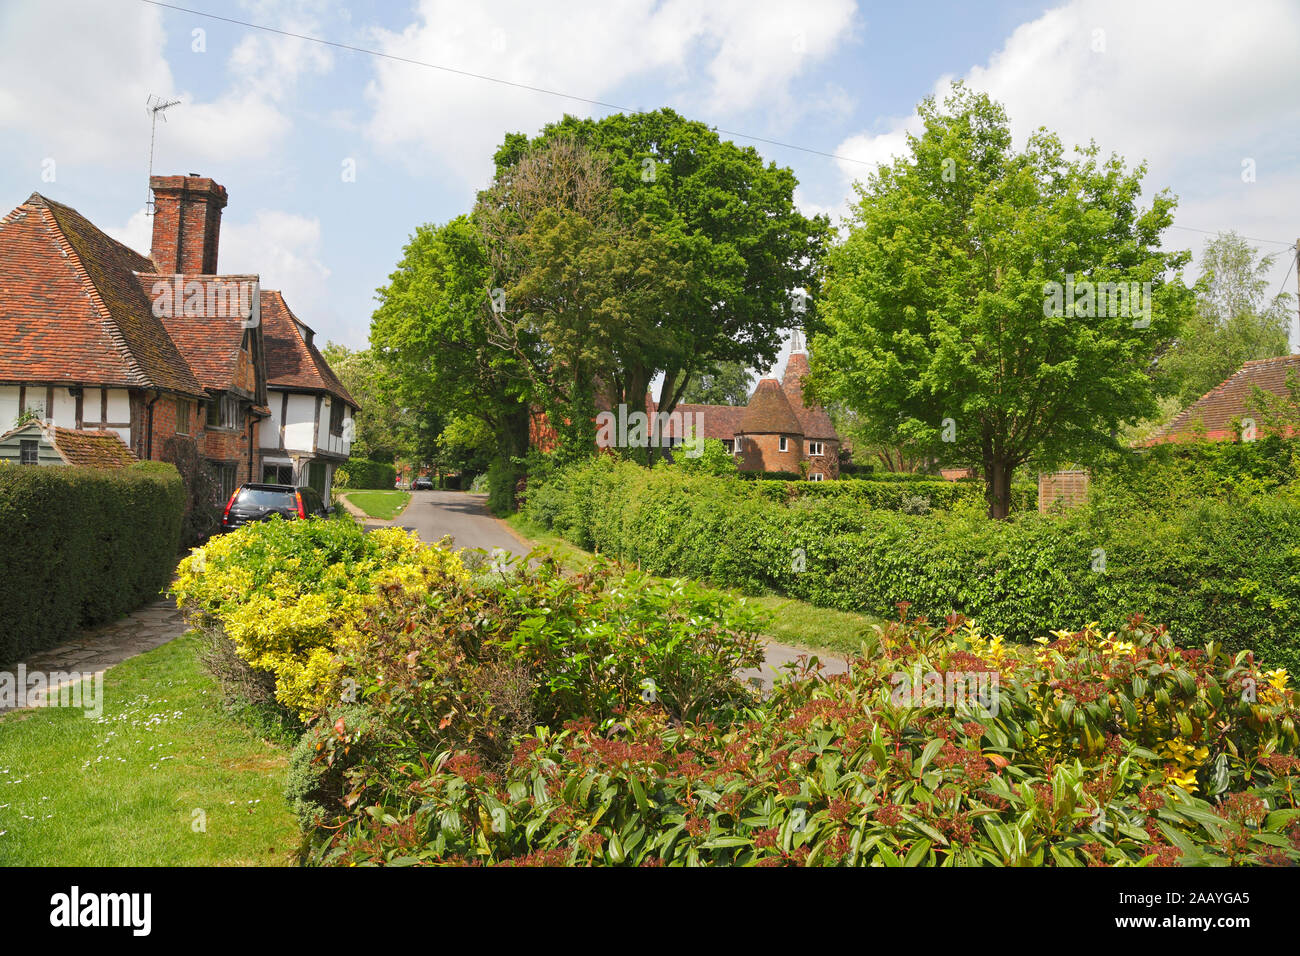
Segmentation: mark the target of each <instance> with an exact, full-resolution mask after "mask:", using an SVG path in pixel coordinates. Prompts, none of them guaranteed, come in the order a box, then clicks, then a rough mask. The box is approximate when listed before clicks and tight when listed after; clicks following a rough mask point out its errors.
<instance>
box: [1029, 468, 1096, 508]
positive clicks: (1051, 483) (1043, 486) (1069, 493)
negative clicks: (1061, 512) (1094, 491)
mask: <svg viewBox="0 0 1300 956" xmlns="http://www.w3.org/2000/svg"><path fill="white" fill-rule="evenodd" d="M1087 499H1088V473H1087V472H1086V471H1053V472H1048V473H1040V474H1039V476H1038V511H1039V513H1040V514H1046V513H1047V512H1048V511H1051V510H1052V507H1053V506H1054V505H1055V504H1056V503H1057V502H1060V503H1061V505H1062V507H1065V508H1073V507H1074V506H1075V505H1080V504H1083V503H1084V502H1085V501H1086V500H1087Z"/></svg>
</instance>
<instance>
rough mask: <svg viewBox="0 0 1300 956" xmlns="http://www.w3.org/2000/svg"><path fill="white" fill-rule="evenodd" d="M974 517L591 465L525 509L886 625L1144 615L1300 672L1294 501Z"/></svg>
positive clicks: (599, 538) (627, 548)
mask: <svg viewBox="0 0 1300 956" xmlns="http://www.w3.org/2000/svg"><path fill="white" fill-rule="evenodd" d="M981 510H982V505H978V504H975V503H969V504H965V505H962V504H958V505H957V506H955V507H954V509H953V510H952V511H935V512H932V513H929V514H925V515H911V514H902V513H900V512H898V511H894V510H888V509H886V508H882V507H879V506H873V505H872V504H871V503H869V502H867V501H866V500H865V499H864V498H861V497H856V496H854V495H852V494H849V493H842V494H831V495H826V496H822V497H818V498H813V497H808V496H803V497H793V498H788V497H781V496H768V495H765V494H763V493H761V488H756V487H755V486H754V485H753V484H751V483H749V482H744V483H741V482H736V481H727V480H725V479H717V478H709V477H693V476H687V475H683V474H681V473H680V471H679V470H675V469H671V468H663V469H655V470H646V469H644V468H640V467H637V466H635V465H631V464H628V463H614V462H611V461H599V460H598V461H596V462H593V463H591V464H584V465H581V466H578V467H575V468H570V469H568V470H566V471H564V472H561V473H559V474H557V475H556V476H554V477H553V478H552V480H551V481H549V482H547V483H546V484H544V485H542V486H540V487H533V488H530V489H529V496H528V500H527V505H526V512H527V513H528V515H529V516H530V517H531V518H532V519H533V520H535V521H538V522H539V523H541V524H543V525H545V526H547V527H550V528H553V529H554V530H555V531H556V532H557V533H559V534H561V535H563V536H564V537H566V538H568V539H569V540H571V541H573V542H574V543H576V544H578V545H580V546H582V547H585V548H590V549H595V550H598V551H601V552H606V553H609V554H611V555H612V556H615V557H619V558H621V559H623V560H625V561H633V562H637V563H639V564H640V565H641V567H642V568H643V569H645V570H647V571H650V572H652V573H655V574H661V575H684V576H690V577H698V578H705V579H708V580H711V581H712V582H714V583H716V584H718V585H722V586H729V587H736V588H741V589H743V590H746V591H749V592H751V593H764V592H776V593H780V594H787V595H790V596H792V597H797V598H801V599H803V600H806V601H809V602H811V603H813V604H817V605H820V606H824V607H834V608H839V609H842V610H857V611H865V612H868V613H871V614H876V615H881V616H892V615H893V614H894V612H895V606H896V604H897V603H898V602H900V601H908V602H910V603H911V604H912V608H911V613H912V614H925V615H928V616H930V617H931V618H936V619H937V618H942V617H944V616H946V615H948V614H949V613H952V612H959V613H962V614H965V615H966V616H968V617H971V618H975V619H976V620H977V621H979V623H980V625H981V626H982V627H983V628H984V629H985V630H986V632H991V633H998V634H1003V635H1005V636H1006V637H1007V638H1008V639H1013V640H1021V641H1025V640H1031V639H1033V638H1035V637H1039V636H1043V635H1044V634H1046V633H1047V632H1048V630H1049V629H1050V628H1060V627H1076V628H1077V627H1081V626H1083V625H1084V624H1087V623H1089V622H1091V621H1098V622H1100V623H1101V625H1102V626H1103V627H1105V628H1108V629H1110V628H1118V627H1119V626H1120V625H1121V624H1123V622H1124V621H1126V620H1127V619H1128V618H1129V617H1130V616H1131V615H1132V614H1135V613H1141V614H1144V615H1146V617H1147V619H1149V620H1152V621H1158V622H1161V623H1164V624H1167V625H1168V626H1169V627H1170V628H1171V629H1172V630H1173V632H1174V637H1175V639H1176V640H1180V641H1182V642H1183V643H1186V644H1201V643H1204V642H1206V641H1209V640H1217V641H1220V642H1221V643H1223V644H1224V646H1226V647H1227V648H1229V649H1231V650H1240V649H1246V648H1249V649H1252V650H1254V651H1256V652H1257V654H1258V655H1259V658H1260V659H1261V660H1262V661H1264V662H1265V663H1268V664H1270V665H1272V666H1282V667H1286V668H1288V669H1289V670H1291V671H1292V672H1293V673H1295V672H1297V670H1300V499H1297V498H1296V497H1292V496H1289V495H1282V494H1279V495H1275V496H1266V495H1264V496H1256V497H1254V498H1252V499H1250V500H1249V501H1245V502H1205V503H1202V504H1199V505H1194V506H1190V507H1187V508H1185V509H1182V510H1180V511H1178V512H1177V513H1174V514H1150V513H1140V512H1132V511H1130V512H1124V511H1119V510H1116V509H1110V510H1106V509H1095V508H1081V509H1077V510H1075V511H1072V512H1069V513H1066V514H1064V515H1056V516H1043V515H1039V514H1037V513H1036V512H1026V513H1023V514H1020V515H1019V516H1017V517H1015V518H1014V519H1013V520H1010V521H989V520H988V519H987V518H985V517H984V516H983V515H982V513H981Z"/></svg>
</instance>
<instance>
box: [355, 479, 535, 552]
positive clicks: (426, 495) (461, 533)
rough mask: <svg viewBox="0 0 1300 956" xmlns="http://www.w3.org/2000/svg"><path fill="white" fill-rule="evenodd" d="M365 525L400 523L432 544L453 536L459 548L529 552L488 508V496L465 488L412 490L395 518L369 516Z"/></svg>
mask: <svg viewBox="0 0 1300 956" xmlns="http://www.w3.org/2000/svg"><path fill="white" fill-rule="evenodd" d="M364 524H365V526H366V527H367V528H372V527H383V526H385V525H397V526H399V527H402V528H405V529H406V530H407V531H414V532H416V533H417V534H419V536H420V540H421V541H425V542H428V543H429V544H433V543H434V542H436V541H438V540H439V539H440V538H442V537H443V536H444V535H451V537H452V540H453V542H454V543H455V546H456V547H457V548H482V549H483V550H484V551H487V552H489V553H491V551H492V549H493V548H503V549H505V550H506V551H509V552H510V553H511V554H514V555H518V556H519V557H521V558H522V557H523V556H524V555H526V554H527V553H528V548H527V546H525V545H524V544H522V543H521V542H520V541H519V539H518V538H516V537H515V536H514V535H513V534H511V533H510V532H509V531H508V530H507V529H506V527H505V525H504V524H503V523H502V522H500V521H498V520H497V519H496V518H494V517H493V516H492V513H491V512H490V511H488V509H487V495H472V494H470V493H468V492H465V491H413V492H411V503H410V504H408V505H407V506H406V510H405V511H403V512H402V513H401V514H400V515H398V516H397V517H396V518H394V519H393V520H392V521H380V520H379V519H378V518H366V519H365V520H364Z"/></svg>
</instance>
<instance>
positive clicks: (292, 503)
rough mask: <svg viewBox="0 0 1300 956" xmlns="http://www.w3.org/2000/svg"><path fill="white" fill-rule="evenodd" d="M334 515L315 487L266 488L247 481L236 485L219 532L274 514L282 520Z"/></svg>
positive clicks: (272, 486)
mask: <svg viewBox="0 0 1300 956" xmlns="http://www.w3.org/2000/svg"><path fill="white" fill-rule="evenodd" d="M333 513H334V507H333V506H332V505H327V504H326V503H325V499H324V498H323V497H321V493H320V492H319V491H317V490H316V489H315V488H305V487H301V488H300V487H295V486H293V485H268V484H263V483H261V482H250V483H248V484H244V485H240V486H239V487H238V488H237V489H235V493H234V494H233V495H231V496H230V500H229V501H228V502H226V510H225V511H224V512H223V513H222V515H221V530H222V531H233V530H235V529H236V528H238V527H240V526H241V525H245V524H248V523H249V522H250V521H266V520H267V519H269V518H271V517H273V516H274V515H279V516H280V517H282V518H318V517H319V518H323V517H326V516H328V515H332V514H333Z"/></svg>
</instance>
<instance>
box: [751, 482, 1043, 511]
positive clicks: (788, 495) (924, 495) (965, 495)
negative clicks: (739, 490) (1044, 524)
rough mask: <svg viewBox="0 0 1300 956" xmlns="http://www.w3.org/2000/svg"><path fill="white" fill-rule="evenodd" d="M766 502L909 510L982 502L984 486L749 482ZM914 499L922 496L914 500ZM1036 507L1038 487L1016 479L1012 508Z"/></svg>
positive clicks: (958, 484) (924, 483) (902, 483)
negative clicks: (833, 502)
mask: <svg viewBox="0 0 1300 956" xmlns="http://www.w3.org/2000/svg"><path fill="white" fill-rule="evenodd" d="M753 484H754V486H755V487H756V488H757V489H758V493H759V494H760V495H761V496H762V497H764V498H766V499H767V500H768V501H790V500H793V499H796V498H844V499H849V500H852V501H855V502H857V503H859V504H861V505H863V506H865V507H869V508H884V509H887V510H889V511H907V512H912V513H917V512H924V511H929V510H931V509H936V508H952V507H953V506H955V505H957V504H959V503H961V502H972V503H976V504H980V505H983V503H984V485H983V484H982V483H981V482H975V481H944V480H943V479H942V478H930V479H928V480H927V479H924V478H920V477H918V478H915V479H912V480H906V481H898V480H886V481H879V480H877V479H875V478H843V479H840V480H838V481H769V480H763V479H760V480H758V481H754V482H753ZM917 499H923V500H922V501H918V500H917ZM1036 507H1038V489H1037V487H1036V486H1035V485H1034V484H1032V483H1026V482H1016V483H1015V484H1014V485H1013V486H1012V488H1011V508H1012V510H1013V511H1032V510H1033V509H1035V508H1036Z"/></svg>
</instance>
